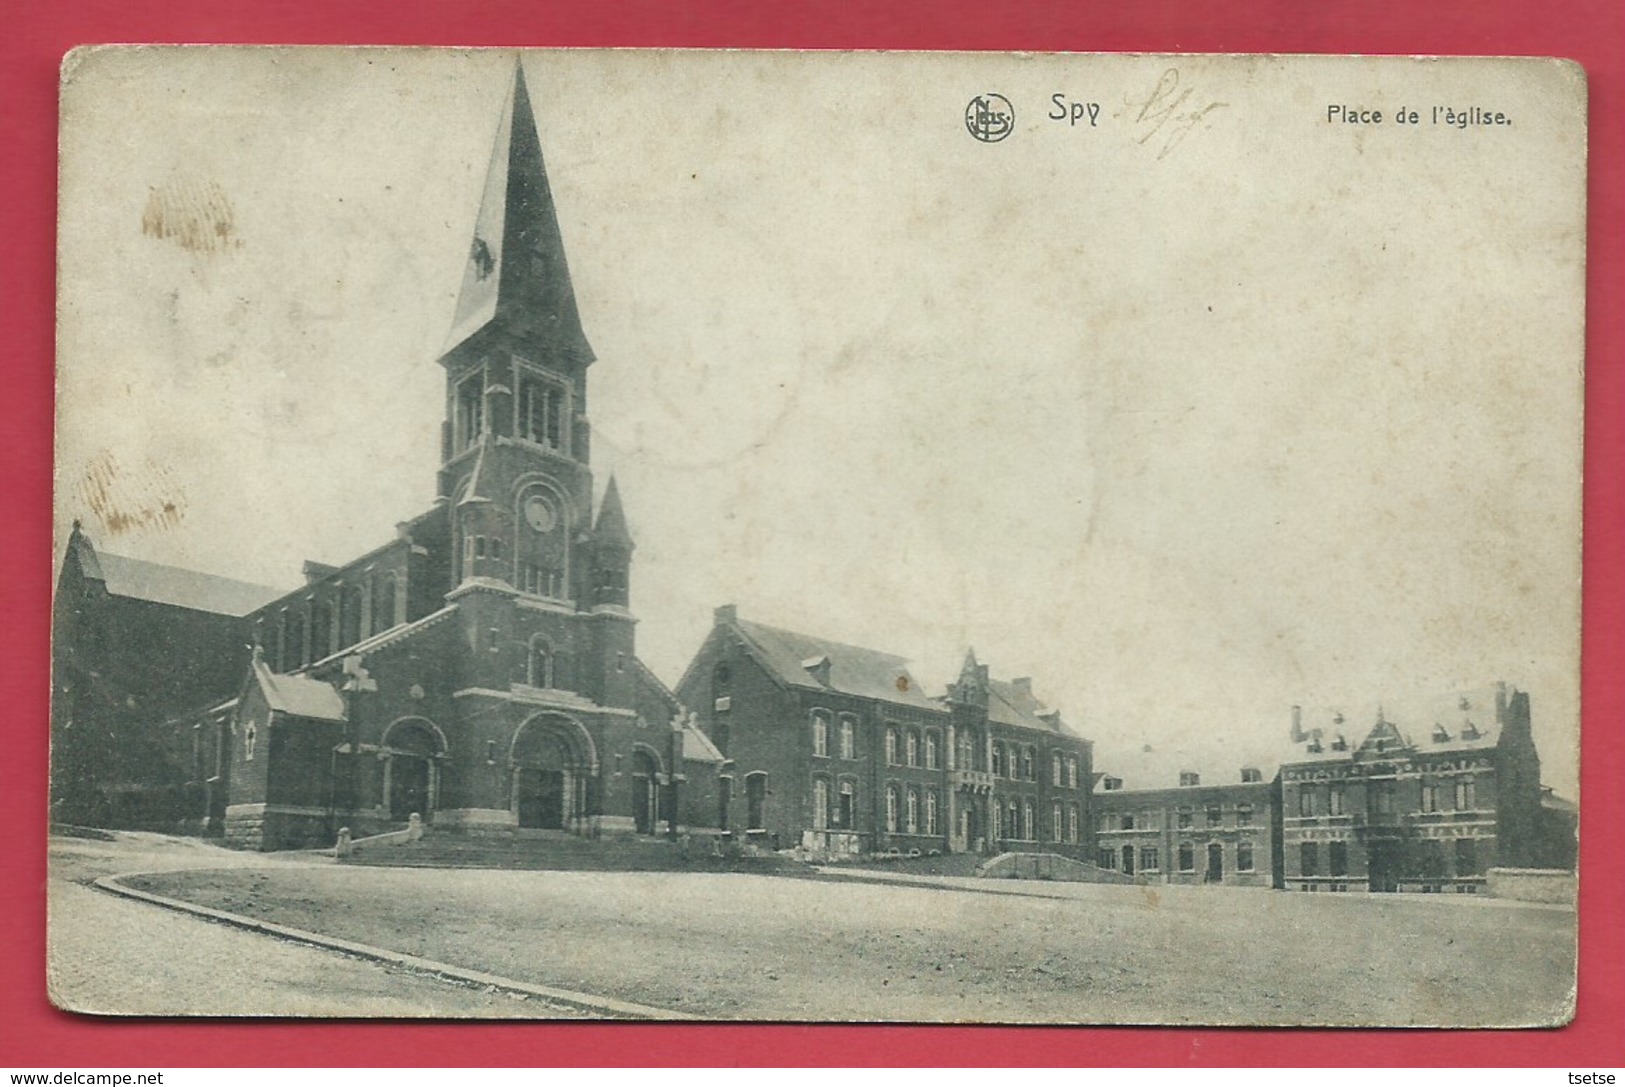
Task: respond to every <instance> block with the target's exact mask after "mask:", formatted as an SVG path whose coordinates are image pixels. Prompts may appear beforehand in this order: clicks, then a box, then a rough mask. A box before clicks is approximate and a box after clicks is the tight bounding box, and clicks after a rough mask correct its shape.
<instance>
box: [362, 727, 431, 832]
mask: <svg viewBox="0 0 1625 1087" xmlns="http://www.w3.org/2000/svg"><path fill="white" fill-rule="evenodd" d="M378 754H379V757H380V758H381V759H382V760H383V763H384V803H385V805H386V806H387V807H388V808H389V818H390V820H391V821H392V822H396V823H404V822H406V821H407V820H408V819H410V818H411V817H412V815H413V814H414V813H416V814H417V815H418V816H419V817H420V818H421V819H422V820H423V821H424V822H426V823H427V822H428V821H429V819H430V816H431V815H433V813H434V808H435V803H436V801H437V800H438V798H439V794H440V766H439V763H440V760H442V759H444V758H445V755H446V738H445V736H443V735H442V734H441V732H440V730H439V729H438V728H436V727H435V724H434V722H433V721H430V720H428V719H427V718H423V717H403V718H401V719H400V720H399V721H396V722H395V723H394V724H392V725H390V726H389V728H387V729H385V730H384V741H383V743H382V744H380V745H379V753H378Z"/></svg>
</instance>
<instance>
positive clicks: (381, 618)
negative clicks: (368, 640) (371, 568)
mask: <svg viewBox="0 0 1625 1087" xmlns="http://www.w3.org/2000/svg"><path fill="white" fill-rule="evenodd" d="M377 584H378V591H377V593H376V594H375V596H374V598H373V603H372V630H373V633H374V634H376V633H378V632H379V631H381V630H388V629H389V628H390V627H392V626H395V625H396V624H397V623H399V622H400V621H401V617H400V614H399V610H398V609H399V608H400V600H399V596H400V584H399V582H398V581H397V579H396V577H395V572H394V571H393V570H391V571H390V572H389V573H387V574H385V575H384V576H383V577H381V578H379V579H378V583H377Z"/></svg>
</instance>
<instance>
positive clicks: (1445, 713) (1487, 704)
mask: <svg viewBox="0 0 1625 1087" xmlns="http://www.w3.org/2000/svg"><path fill="white" fill-rule="evenodd" d="M1496 693H1497V689H1496V688H1495V687H1477V688H1473V689H1470V690H1465V691H1454V692H1450V693H1448V694H1441V695H1433V696H1429V697H1425V698H1418V699H1410V700H1404V701H1401V702H1395V703H1385V704H1383V705H1381V706H1366V707H1356V708H1354V709H1352V710H1347V709H1342V710H1340V709H1338V708H1335V707H1321V708H1316V709H1308V708H1306V709H1305V710H1304V711H1303V731H1304V733H1305V734H1307V735H1306V738H1305V739H1304V740H1303V741H1302V742H1300V743H1292V744H1291V745H1290V747H1289V749H1288V753H1287V754H1285V755H1284V756H1283V758H1282V761H1283V762H1333V761H1337V760H1339V759H1348V758H1350V757H1352V756H1353V755H1354V754H1355V752H1357V751H1359V750H1360V749H1361V747H1362V745H1364V744H1366V742H1367V740H1368V739H1370V738H1371V736H1372V734H1373V733H1376V732H1379V731H1380V732H1381V733H1382V734H1383V735H1384V736H1385V737H1388V738H1391V739H1393V740H1394V741H1395V744H1394V747H1393V749H1394V750H1412V751H1415V752H1417V753H1419V754H1427V753H1431V752H1449V751H1485V750H1493V749H1494V748H1495V747H1496V745H1498V744H1499V743H1500V742H1501V722H1500V721H1498V720H1497V719H1496V715H1495V699H1496ZM1339 717H1341V718H1342V720H1341V721H1339V720H1338V718H1339ZM1316 731H1319V733H1320V746H1321V750H1320V751H1318V752H1316V751H1311V750H1309V744H1310V737H1312V736H1313V735H1314V733H1315V732H1316ZM1339 736H1341V737H1342V739H1343V741H1344V742H1345V744H1346V750H1342V751H1338V750H1335V749H1334V747H1333V744H1334V741H1335V740H1336V739H1337V738H1338V737H1339ZM1366 753H1367V754H1370V749H1369V748H1368V749H1367V751H1366Z"/></svg>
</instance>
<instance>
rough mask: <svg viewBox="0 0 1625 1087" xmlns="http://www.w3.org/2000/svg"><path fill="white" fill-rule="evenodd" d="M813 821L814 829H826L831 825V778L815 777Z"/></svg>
mask: <svg viewBox="0 0 1625 1087" xmlns="http://www.w3.org/2000/svg"><path fill="white" fill-rule="evenodd" d="M812 823H813V829H814V830H825V829H828V827H829V780H828V779H827V778H813V811H812Z"/></svg>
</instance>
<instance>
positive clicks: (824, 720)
mask: <svg viewBox="0 0 1625 1087" xmlns="http://www.w3.org/2000/svg"><path fill="white" fill-rule="evenodd" d="M885 745H886V749H885V756H886V765H887V766H918V767H924V768H925V769H927V770H940V769H942V742H941V734H940V733H939V732H938V731H937V730H936V729H924V730H921V729H917V728H910V729H900V728H898V727H896V726H888V727H887V729H886V732H885ZM812 748H813V754H814V755H816V756H818V757H820V758H828V757H830V756H831V730H830V718H829V715H828V714H827V713H826V712H824V711H821V710H815V711H813V714H812ZM975 750H976V742H975V737H974V736H973V735H971V733H970V732H969V730H966V731H964V732H962V733H961V734H960V737H959V766H960V768H962V769H969V768H971V767H973V766H975ZM834 754H835V757H838V758H842V759H855V758H857V757H858V755H857V722H856V721H855V720H854V719H853V718H851V717H848V716H845V715H842V716H841V718H840V720H839V722H838V723H837V724H836V726H835V751H834ZM992 760H993V761H992V765H991V767H990V769H991V770H992V772H993V773H994V774H996V775H998V776H1000V777H1006V776H1007V777H1009V778H1010V779H1011V780H1012V781H1022V780H1025V781H1036V780H1038V775H1037V761H1038V749H1037V748H1036V747H1034V746H1032V745H1027V746H1026V747H1021V746H1019V745H1015V744H1012V745H1010V746H1009V748H1008V749H1007V748H1006V746H1005V745H1004V744H1003V743H1002V742H1000V741H994V743H993V746H992ZM1050 771H1051V773H1050V777H1051V783H1052V784H1054V785H1055V786H1056V787H1061V786H1063V785H1065V786H1068V787H1070V788H1074V789H1076V788H1077V787H1078V760H1077V758H1076V757H1073V756H1067V757H1065V758H1063V757H1062V755H1061V754H1060V752H1055V753H1054V754H1053V755H1052V757H1051V760H1050Z"/></svg>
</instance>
